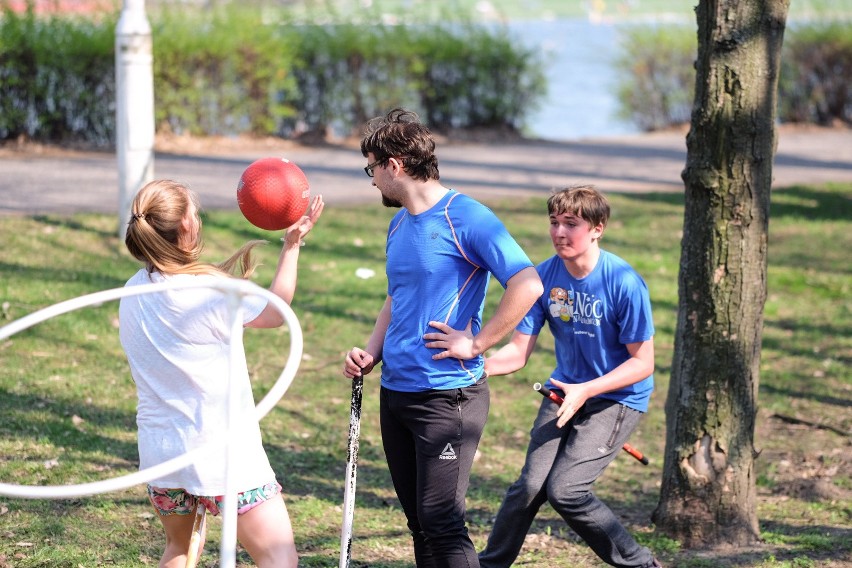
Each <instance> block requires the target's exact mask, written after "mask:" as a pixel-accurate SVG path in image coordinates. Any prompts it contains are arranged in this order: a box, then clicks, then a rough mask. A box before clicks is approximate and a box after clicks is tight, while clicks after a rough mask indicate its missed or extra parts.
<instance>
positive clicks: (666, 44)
mask: <svg viewBox="0 0 852 568" xmlns="http://www.w3.org/2000/svg"><path fill="white" fill-rule="evenodd" d="M623 42H624V43H623V45H622V49H621V55H620V56H619V58H618V59H617V61H616V62H615V65H616V67H617V69H618V74H619V76H620V77H621V80H620V83H619V87H618V97H619V108H620V114H621V116H622V117H624V118H627V119H630V120H632V121H633V122H634V123H635V124H636V125H637V126H639V127H640V128H642V129H645V130H655V129H659V128H665V127H667V126H672V125H676V124H681V123H684V122H688V121H689V118H690V113H691V108H692V102H693V91H694V87H695V68H694V61H695V57H696V52H697V38H696V33H695V29H694V28H693V27H689V26H680V27H673V26H668V27H666V28H657V27H637V28H632V29H629V30H628V31H626V33H625V34H624V37H623ZM778 120H779V121H781V122H790V123H793V122H808V123H814V124H819V125H825V126H827V125H832V124H835V123H837V122H840V123H845V124H847V125H852V23H849V22H846V23H844V22H832V23H826V24H809V25H805V26H788V28H787V30H786V31H785V35H784V47H783V48H782V53H781V73H780V76H779V84H778Z"/></svg>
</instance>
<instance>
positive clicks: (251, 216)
mask: <svg viewBox="0 0 852 568" xmlns="http://www.w3.org/2000/svg"><path fill="white" fill-rule="evenodd" d="M310 197H311V189H310V186H309V185H308V178H306V177H305V173H304V172H303V171H302V170H301V168H299V166H297V165H296V164H294V163H293V162H291V161H290V160H287V159H285V158H261V159H260V160H257V161H256V162H253V163H252V164H251V165H249V167H247V168H246V170H245V171H244V172H243V175H241V176H240V182H239V183H238V184H237V203H238V204H239V206H240V211H242V213H243V215H244V216H245V218H246V219H247V220H248V222H249V223H251V224H252V225H254V226H255V227H258V228H260V229H266V230H267V231H278V230H281V229H286V228H287V227H289V226H290V225H292V224H293V223H295V222H296V221H298V220H299V218H300V217H301V216H302V215H304V214H305V211H306V210H307V208H308V201H309V200H310Z"/></svg>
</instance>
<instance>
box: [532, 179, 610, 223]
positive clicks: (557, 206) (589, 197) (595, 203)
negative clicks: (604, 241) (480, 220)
mask: <svg viewBox="0 0 852 568" xmlns="http://www.w3.org/2000/svg"><path fill="white" fill-rule="evenodd" d="M609 212H610V211H609V201H607V199H606V197H604V196H603V194H601V192H599V191H598V190H597V189H595V186H593V185H572V186H569V187H565V188H563V189H559V190H556V191H554V192H553V193H552V194H551V196H550V198H548V200H547V214H548V215H562V214H566V213H567V214H569V215H576V216H577V217H580V218H581V219H583V220H584V221H586V222H588V223H589V226H590V227H596V226H598V225H601V226H602V227H606V224H607V222H608V221H609Z"/></svg>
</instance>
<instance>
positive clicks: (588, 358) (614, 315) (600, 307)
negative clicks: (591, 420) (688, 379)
mask: <svg viewBox="0 0 852 568" xmlns="http://www.w3.org/2000/svg"><path fill="white" fill-rule="evenodd" d="M536 270H537V271H538V274H539V276H541V281H542V283H543V284H544V294H542V295H541V297H540V298H539V299H538V300H537V301H536V303H535V304H533V307H532V308H530V311H529V313H527V315H526V317H525V318H524V319H523V320H521V323H520V324H518V326H517V328H516V329H517V330H518V331H520V332H521V333H525V334H529V335H538V334H539V332H540V331H541V328H542V327H543V326H544V322H545V321H546V322H547V324H548V326H549V327H550V331H551V333H552V334H553V336H554V338H555V340H556V369H554V371H553V374H552V376H553V377H554V378H556V379H558V380H560V381H562V382H565V383H583V382H586V381H590V380H593V379H596V378H598V377H600V376H601V375H604V374H606V373H608V372H609V371H611V370H612V369H614V368H616V367H618V366H619V365H620V364H621V363H623V362H624V361H626V360H627V359H629V358H630V354H629V353H628V352H627V348H626V346H625V344H627V343H636V342H638V341H646V340H648V339H651V338H652V337H653V336H654V322H653V319H652V315H651V300H650V297H649V295H648V287H647V286H646V284H645V281H644V280H643V279H642V277H641V276H639V274H638V273H637V272H636V271H635V270H634V269H633V268H632V267H631V266H630V265H629V264H627V262H625V261H624V260H622V259H621V258H619V257H617V256H616V255H614V254H612V253H609V252H607V251H604V250H601V255H600V258H599V259H598V263H597V265H596V266H595V268H594V270H592V272H591V273H590V274H589V275H587V276H586V277H584V278H581V279H577V278H574V277H573V276H571V274H570V273H569V272H568V270H567V269H566V268H565V264H564V262H563V261H562V259H561V258H559V257H558V256H553V257H551V258H549V259H548V260H546V261H544V262H542V263H541V264H539V265H538V266H537V267H536ZM548 386H549V387H553V385H552V384H548ZM653 390H654V376H653V375H650V376H648V377H647V378H646V379H643V380H641V381H639V382H638V383H636V384H633V385H630V386H628V387H625V388H623V389H621V390H617V391H613V392H609V393H605V394H602V395H600V397H601V398H606V399H610V400H617V401H619V402H621V403H622V404H624V405H625V406H629V407H630V408H635V409H636V410H639V411H642V412H646V411H647V410H648V399H649V397H650V396H651V392H652V391H653Z"/></svg>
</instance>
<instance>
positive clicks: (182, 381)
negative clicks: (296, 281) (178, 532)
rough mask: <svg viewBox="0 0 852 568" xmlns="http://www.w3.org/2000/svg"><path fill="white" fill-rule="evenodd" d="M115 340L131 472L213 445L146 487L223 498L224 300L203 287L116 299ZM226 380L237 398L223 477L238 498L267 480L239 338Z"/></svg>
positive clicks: (251, 302) (253, 313) (248, 313)
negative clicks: (128, 400) (122, 369)
mask: <svg viewBox="0 0 852 568" xmlns="http://www.w3.org/2000/svg"><path fill="white" fill-rule="evenodd" d="M218 278H223V277H222V276H216V275H200V276H193V275H188V274H179V275H171V276H166V277H164V276H163V275H162V274H160V273H158V272H154V273H152V274H150V275H149V274H148V272H147V271H146V270H144V269H142V270H140V271H139V272H137V273H136V274H135V275H134V276H133V277H132V278H131V279H130V280H128V281H127V284H126V286H137V285H140V284H150V283H152V282H165V281H176V282H185V281H187V282H199V281H201V280H203V279H214V280H213V281H215V279H218ZM266 303H267V301H266V299H265V298H263V297H261V296H248V297H244V299H243V302H242V307H243V311H242V315H243V323H244V324H245V323H247V322H250V321H252V320H253V319H255V318H256V317H257V316H258V315H259V314H260V312H262V311H263V309H264V307H265V306H266ZM119 322H120V324H119V335H120V338H121V345H122V347H124V351H125V354H126V355H127V360H128V362H129V363H130V372H131V375H132V376H133V380H134V381H135V382H136V389H137V394H138V398H139V400H138V406H137V411H136V424H137V426H138V427H139V438H138V442H139V468H140V469H146V468H148V467H151V466H154V465H157V464H159V463H162V462H164V461H166V460H169V459H171V458H174V457H177V456H180V455H182V454H184V453H186V452H187V451H188V450H192V449H195V448H198V447H200V446H203V445H204V444H206V443H208V442H210V441H213V442H215V443H214V444H213V446H212V448H211V451H210V452H209V453H208V452H205V454H204V456H203V457H202V458H200V459H199V460H198V461H197V462H196V464H193V465H190V466H187V467H186V468H184V469H181V470H179V471H176V472H174V473H171V474H168V475H165V476H163V477H161V478H158V479H156V480H153V481H151V482H150V483H151V485H154V486H156V487H164V488H183V489H184V490H186V491H187V492H189V493H191V494H193V495H207V496H216V495H223V494H224V493H225V459H226V455H225V441H226V440H227V437H228V430H227V420H228V414H227V408H228V406H227V394H228V379H229V374H230V373H229V371H230V369H231V364H230V346H229V343H230V339H229V336H230V316H229V310H228V304H227V298H226V296H225V294H224V293H222V292H219V291H217V290H213V289H210V288H191V289H187V290H164V291H163V292H160V293H149V294H141V295H136V296H128V297H125V298H122V299H121V301H120V305H119ZM238 341H239V342H240V345H239V349H238V350H237V351H238V357H239V361H237V362H236V366H235V369H236V371H237V372H236V373H235V375H236V376H234V377H233V380H235V381H238V383H239V392H240V398H239V402H238V404H237V407H238V410H237V412H236V416H235V417H234V421H235V424H233V427H232V428H233V431H234V432H236V434H237V436H238V438H237V440H238V441H237V443H236V444H235V445H234V447H232V448H231V452H232V459H233V462H232V464H233V465H232V466H231V468H232V469H231V475H233V476H235V477H234V479H236V484H235V487H236V488H237V490H238V491H247V490H249V489H254V488H256V487H261V486H263V485H265V484H266V483H269V482H270V481H273V480H274V479H275V474H274V472H273V471H272V467H271V466H270V465H269V459H268V458H267V456H266V452H265V451H264V449H263V445H262V442H261V435H260V426H259V424H258V420H257V415H256V411H255V408H254V406H255V403H254V398H253V396H252V392H251V383H250V382H249V376H248V369H247V365H246V359H245V352H244V350H243V346H242V337H240V338H239V339H238Z"/></svg>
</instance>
